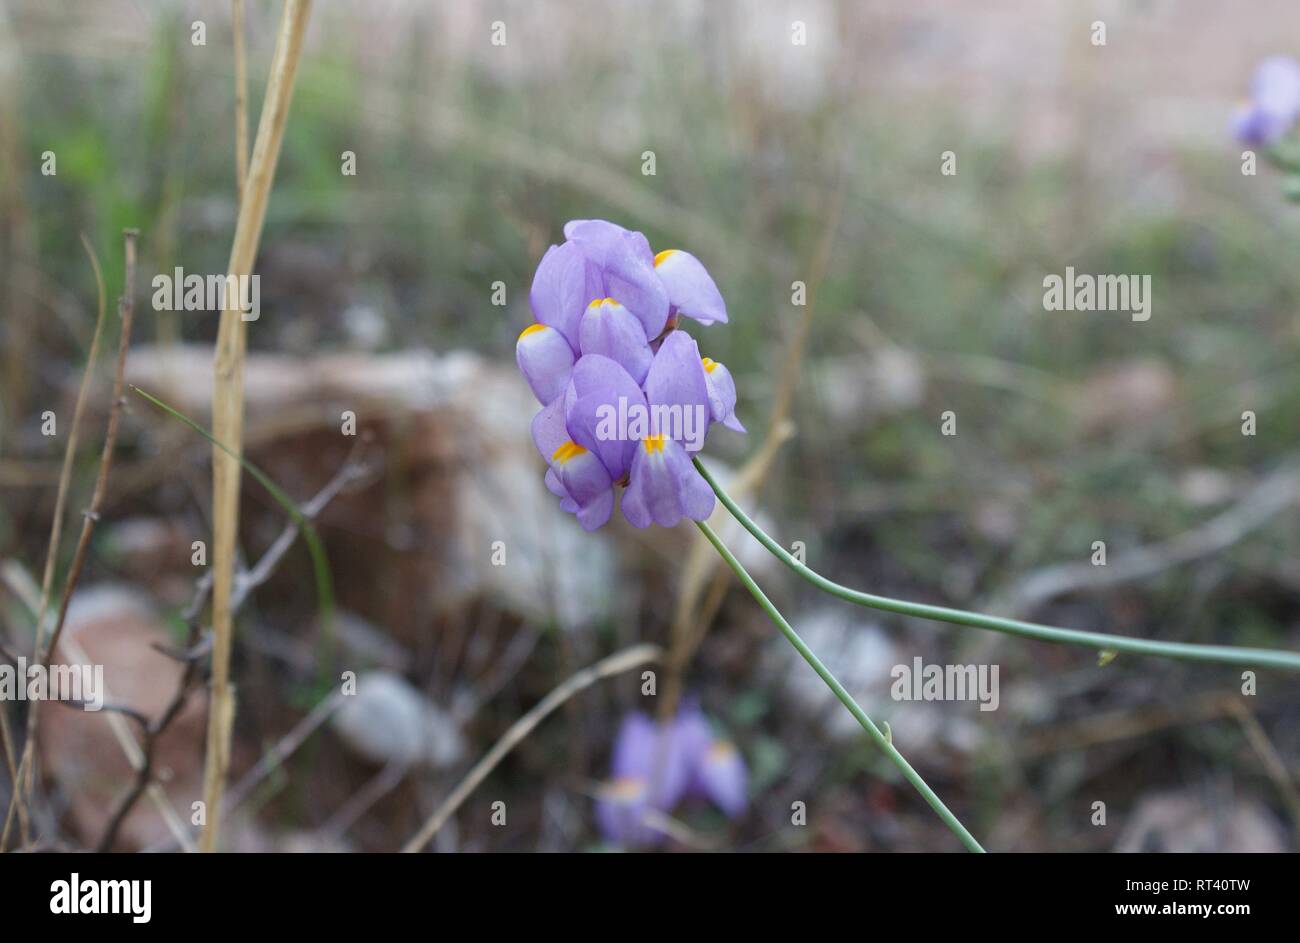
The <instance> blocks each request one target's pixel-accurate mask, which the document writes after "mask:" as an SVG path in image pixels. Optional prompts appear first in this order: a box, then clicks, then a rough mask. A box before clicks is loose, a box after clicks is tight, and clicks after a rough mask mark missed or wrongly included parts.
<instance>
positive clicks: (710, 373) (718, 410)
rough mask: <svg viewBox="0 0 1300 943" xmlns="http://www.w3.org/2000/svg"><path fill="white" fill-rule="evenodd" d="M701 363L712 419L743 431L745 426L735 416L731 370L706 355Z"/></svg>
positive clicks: (734, 394) (733, 381) (734, 393)
mask: <svg viewBox="0 0 1300 943" xmlns="http://www.w3.org/2000/svg"><path fill="white" fill-rule="evenodd" d="M701 363H702V364H703V366H704V379H705V382H706V383H708V387H709V411H710V412H711V413H712V415H713V421H714V422H720V423H722V424H723V425H724V426H726V427H727V428H728V429H734V430H736V431H737V432H744V431H745V427H744V426H742V425H741V424H740V420H739V419H737V418H736V381H735V380H733V379H732V378H731V371H730V370H728V369H727V368H726V367H725V366H723V365H722V364H720V363H718V361H716V360H711V359H709V358H708V357H705V358H704V359H703V360H702V361H701Z"/></svg>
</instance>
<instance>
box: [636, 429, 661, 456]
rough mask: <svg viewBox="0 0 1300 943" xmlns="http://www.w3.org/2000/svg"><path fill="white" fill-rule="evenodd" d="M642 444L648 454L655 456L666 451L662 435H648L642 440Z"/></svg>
mask: <svg viewBox="0 0 1300 943" xmlns="http://www.w3.org/2000/svg"><path fill="white" fill-rule="evenodd" d="M641 444H642V445H644V446H645V450H646V452H648V453H649V454H651V455H653V454H655V453H656V452H662V451H663V450H664V437H663V435H662V433H661V434H659V435H648V436H646V437H645V438H644V439H642V440H641Z"/></svg>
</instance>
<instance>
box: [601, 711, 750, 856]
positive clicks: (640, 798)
mask: <svg viewBox="0 0 1300 943" xmlns="http://www.w3.org/2000/svg"><path fill="white" fill-rule="evenodd" d="M610 765H611V770H610V774H611V778H610V782H609V783H608V784H607V785H606V786H605V788H603V789H602V790H601V792H600V794H599V795H598V797H597V801H596V820H597V823H598V824H599V826H600V830H601V834H603V835H604V836H605V838H606V840H608V841H610V842H613V843H614V844H617V845H623V846H628V847H633V846H644V845H653V844H657V843H659V842H660V841H662V839H663V833H662V832H661V831H660V830H659V829H657V828H655V827H654V824H653V822H654V816H653V814H648V813H660V814H664V815H667V814H668V813H670V812H672V810H673V809H674V808H676V807H677V805H678V804H679V803H680V802H681V801H682V800H683V799H685V798H687V797H688V796H699V797H702V798H705V799H708V800H709V801H711V802H713V803H714V804H715V805H716V806H717V807H718V808H719V809H721V810H722V811H723V813H725V814H726V815H727V817H728V818H736V817H737V816H739V815H740V814H741V813H743V812H744V810H745V808H746V806H747V804H748V796H747V789H748V773H747V771H746V768H745V764H744V761H743V760H741V759H740V754H739V753H738V752H737V751H736V749H735V747H733V746H731V744H730V743H728V742H727V741H725V740H720V739H717V738H715V737H714V735H713V731H712V730H711V728H710V727H709V723H708V721H707V720H706V719H705V718H704V715H703V714H702V713H700V711H699V708H697V707H696V706H694V705H693V704H687V705H683V707H682V708H681V710H680V711H679V712H678V714H677V716H676V717H675V718H674V719H673V720H672V721H671V722H670V723H668V724H667V725H663V726H661V725H658V724H656V723H654V722H653V721H651V720H650V719H649V718H647V717H646V716H645V715H644V714H632V715H630V716H629V717H628V718H627V719H626V720H624V722H623V725H622V727H621V728H620V729H619V732H618V738H617V739H616V740H615V743H614V755H613V759H612V761H611V764H610Z"/></svg>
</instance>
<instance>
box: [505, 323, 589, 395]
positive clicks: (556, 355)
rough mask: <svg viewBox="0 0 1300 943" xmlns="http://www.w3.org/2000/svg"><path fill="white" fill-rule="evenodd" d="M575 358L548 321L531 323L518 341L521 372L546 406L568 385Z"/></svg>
mask: <svg viewBox="0 0 1300 943" xmlns="http://www.w3.org/2000/svg"><path fill="white" fill-rule="evenodd" d="M574 359H575V358H574V356H573V348H572V347H570V346H569V342H568V341H567V340H565V338H564V335H563V334H561V333H560V332H559V331H558V330H556V329H555V328H553V327H548V326H547V325H545V324H530V325H528V327H526V328H524V331H523V333H522V334H520V335H519V340H518V341H517V342H516V344H515V360H516V361H518V363H519V372H520V373H522V374H523V375H524V379H525V380H527V381H528V385H529V386H530V387H532V390H533V395H534V396H536V397H537V401H538V402H539V403H541V404H542V405H543V406H545V405H547V404H548V403H553V402H555V400H556V399H557V398H558V397H559V396H562V395H563V394H564V391H565V389H566V388H568V385H569V377H570V375H571V374H572V373H573V361H574Z"/></svg>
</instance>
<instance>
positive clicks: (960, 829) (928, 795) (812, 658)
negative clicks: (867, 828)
mask: <svg viewBox="0 0 1300 943" xmlns="http://www.w3.org/2000/svg"><path fill="white" fill-rule="evenodd" d="M696 525H697V526H698V527H699V528H700V530H702V531H703V532H704V536H705V537H707V538H708V539H709V543H711V544H713V548H714V549H715V550H717V551H718V553H720V554H721V555H722V559H724V560H726V561H727V565H728V566H729V567H731V568H732V569H733V570H735V571H736V576H738V577H740V581H741V582H742V583H744V584H745V588H746V589H747V590H749V594H750V595H751V596H753V597H754V599H755V600H757V602H758V604H759V605H760V606H762V607H763V611H764V612H766V613H767V615H768V618H770V619H771V620H772V621H773V622H775V623H776V626H777V628H779V629H780V630H781V632H782V633H783V634H784V635H785V637H786V638H787V639H789V640H790V644H791V645H793V646H794V647H795V650H796V651H798V652H799V654H800V655H802V656H803V658H804V661H806V662H808V664H810V665H812V668H813V671H815V672H817V674H818V675H820V676H821V679H822V680H823V681H825V682H826V686H827V687H828V688H830V689H831V690H832V691H833V692H834V693H835V696H836V697H837V698H839V699H840V703H842V704H843V705H844V706H845V707H846V708H848V711H849V713H850V714H852V715H853V716H854V718H855V719H856V720H857V722H858V723H859V724H861V725H862V729H863V730H865V731H866V732H867V734H868V735H869V736H870V737H871V739H872V741H873V742H874V743H875V744H876V746H878V747H880V749H881V750H883V751H884V753H885V755H886V756H888V757H889V759H890V760H891V761H892V762H893V764H894V765H895V766H897V767H898V768H899V770H900V771H901V772H902V774H903V778H904V779H906V780H907V781H908V782H909V783H911V784H912V786H913V787H914V788H915V789H916V791H917V792H919V793H920V794H921V796H922V798H924V799H925V801H926V802H928V803H929V804H930V808H932V809H934V811H935V812H937V813H939V818H941V819H943V822H944V824H945V825H947V826H948V828H949V829H951V830H952V832H953V834H954V835H956V836H957V837H958V838H959V839H961V843H962V844H963V845H965V846H966V850H967V851H978V852H982V851H983V850H984V849H983V848H982V847H981V846H980V843H979V842H978V841H976V840H975V836H974V835H972V834H971V833H970V832H968V831H967V830H966V826H964V825H962V824H961V822H960V821H958V819H957V816H955V815H953V814H952V812H951V811H950V810H949V809H948V807H947V806H946V805H944V804H943V800H942V799H940V798H939V797H938V796H937V795H935V792H934V790H933V789H931V788H930V786H929V784H927V783H926V781H925V780H924V779H922V778H921V774H920V773H918V772H917V771H916V770H914V769H913V768H912V764H911V763H909V762H907V760H906V759H905V758H904V757H903V754H901V753H899V752H898V750H897V749H896V748H895V747H894V745H893V743H891V742H890V740H889V738H888V737H886V736H885V735H884V734H883V733H881V732H880V728H879V727H877V726H876V725H875V724H874V723H872V722H871V718H870V717H868V716H867V715H866V712H865V711H863V710H862V708H861V707H859V706H858V702H857V701H855V700H853V696H852V695H851V694H849V692H848V691H846V690H844V685H842V684H840V683H839V681H837V680H836V679H835V676H834V675H833V674H831V672H830V669H829V668H827V667H826V666H825V665H823V664H822V662H821V659H820V658H818V657H817V656H816V655H815V654H813V650H812V649H811V648H809V647H808V645H807V644H806V643H805V642H804V640H803V639H801V638H800V637H799V633H798V632H796V631H795V630H794V629H793V628H791V627H790V623H789V622H786V621H785V617H784V616H783V615H781V613H780V612H779V611H778V610H777V608H776V606H774V605H772V603H771V601H770V600H769V599H768V598H767V596H765V595H764V594H763V591H762V590H761V589H759V587H758V584H757V583H755V582H754V578H753V577H752V576H750V575H749V573H748V572H747V571H746V570H745V568H744V566H742V565H741V563H740V561H739V560H737V559H736V557H735V555H734V554H732V552H731V551H730V550H728V549H727V545H726V544H724V543H723V542H722V539H721V538H720V537H718V535H717V534H715V533H714V532H713V528H711V527H709V525H708V524H706V523H704V522H703V521H696Z"/></svg>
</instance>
